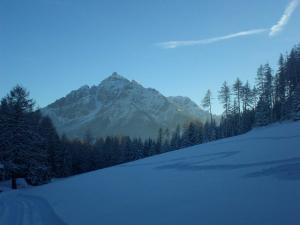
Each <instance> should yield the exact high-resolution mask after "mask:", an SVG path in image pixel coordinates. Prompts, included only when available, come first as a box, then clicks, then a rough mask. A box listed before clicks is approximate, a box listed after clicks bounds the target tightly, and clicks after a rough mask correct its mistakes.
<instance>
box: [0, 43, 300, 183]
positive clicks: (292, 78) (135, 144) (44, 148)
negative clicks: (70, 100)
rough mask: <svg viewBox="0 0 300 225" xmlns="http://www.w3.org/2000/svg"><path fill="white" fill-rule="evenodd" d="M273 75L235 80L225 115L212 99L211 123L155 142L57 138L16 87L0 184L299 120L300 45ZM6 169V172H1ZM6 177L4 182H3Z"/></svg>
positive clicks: (2, 124)
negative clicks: (216, 113)
mask: <svg viewBox="0 0 300 225" xmlns="http://www.w3.org/2000/svg"><path fill="white" fill-rule="evenodd" d="M278 64H279V65H278V70H277V71H276V72H275V73H274V71H273V70H272V68H271V67H270V65H269V64H265V65H261V66H259V68H258V70H257V75H256V82H255V85H253V86H251V85H250V84H249V82H248V81H246V82H242V81H241V80H240V79H239V78H237V79H236V81H235V82H234V84H233V85H229V84H228V83H227V82H226V81H225V82H224V83H223V84H222V86H221V88H220V90H219V92H218V99H219V101H220V103H221V104H222V106H223V109H224V112H223V114H222V116H221V119H220V121H215V119H214V117H213V115H212V93H211V91H210V90H208V91H207V93H206V95H205V97H204V99H203V102H202V106H203V107H204V108H206V109H208V111H209V113H210V119H208V120H207V121H206V122H205V123H203V122H201V121H190V122H189V123H187V124H184V125H183V126H179V125H178V126H177V127H176V129H174V130H172V131H170V130H169V129H168V128H161V129H159V131H158V135H157V138H149V139H146V140H142V139H141V138H130V137H128V136H108V137H104V138H102V137H100V138H97V139H94V138H93V137H92V136H91V135H90V134H89V132H87V133H86V135H85V137H84V138H83V139H82V140H81V139H73V140H70V139H68V138H67V137H66V136H65V135H62V136H59V135H58V134H57V132H56V130H55V128H54V126H53V124H52V121H51V119H50V118H49V117H47V116H43V115H42V114H41V112H40V111H39V110H35V108H34V101H33V100H32V99H31V98H30V97H29V93H28V92H27V91H26V89H24V88H22V87H21V86H16V87H15V88H13V89H12V90H11V92H10V93H9V94H8V95H7V96H6V97H4V98H3V99H2V100H1V105H0V180H1V179H11V181H12V188H17V183H16V179H17V178H19V177H22V178H25V179H26V181H27V182H28V183H29V184H31V185H40V184H44V183H47V182H49V181H50V180H51V179H52V178H53V177H67V176H71V175H75V174H80V173H84V172H88V171H92V170H97V169H101V168H105V167H109V166H113V165H117V164H120V163H125V162H129V161H133V160H137V159H141V158H144V157H149V156H152V155H156V154H160V153H164V152H168V151H172V150H176V149H180V148H185V147H189V146H193V145H196V144H201V143H205V142H209V141H213V140H217V139H220V138H226V137H230V136H235V135H238V134H242V133H245V132H247V131H249V130H251V129H252V128H253V127H255V126H265V125H268V124H270V123H273V122H276V121H283V120H300V45H298V46H295V47H294V48H293V49H292V50H291V51H290V53H289V54H287V55H286V56H283V55H281V56H280V58H279V63H278ZM2 167H3V168H2ZM1 174H2V176H1Z"/></svg>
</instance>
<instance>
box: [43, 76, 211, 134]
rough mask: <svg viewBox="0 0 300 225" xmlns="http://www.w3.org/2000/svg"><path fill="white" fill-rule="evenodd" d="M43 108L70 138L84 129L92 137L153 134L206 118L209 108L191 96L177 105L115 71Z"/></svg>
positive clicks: (84, 132) (153, 90)
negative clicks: (187, 100)
mask: <svg viewBox="0 0 300 225" xmlns="http://www.w3.org/2000/svg"><path fill="white" fill-rule="evenodd" d="M176 98H178V97H176ZM191 105H192V106H191ZM185 107H186V108H185ZM190 109H192V111H191V110H190ZM42 112H43V113H44V114H46V115H49V116H50V117H51V119H52V120H53V122H54V125H55V126H56V128H57V129H58V131H59V132H60V133H65V134H66V135H67V136H69V137H73V138H74V137H79V138H81V137H84V136H85V134H86V132H90V133H91V134H92V135H93V136H94V137H100V136H107V135H128V136H132V137H138V136H141V137H144V138H148V137H155V138H156V136H157V132H158V129H159V128H161V127H162V128H167V127H168V128H170V129H173V128H175V127H176V125H178V124H183V123H185V122H187V121H190V120H194V119H198V120H203V121H205V120H206V118H207V117H208V112H206V111H204V110H202V109H200V108H199V107H198V106H197V105H196V104H195V103H194V102H192V101H191V100H189V102H188V104H185V105H180V106H179V105H178V104H175V103H174V101H171V100H170V98H166V97H165V96H163V95H162V94H160V93H159V92H158V91H156V90H155V89H152V88H144V87H143V86H142V85H140V84H139V83H137V82H136V81H129V80H127V79H126V78H124V77H122V76H120V75H118V74H117V73H113V74H112V75H111V76H109V77H108V78H106V79H105V80H103V81H102V82H101V83H100V84H99V85H98V86H92V87H89V86H83V87H81V88H80V89H78V90H75V91H72V92H71V93H70V94H68V95H67V96H66V97H64V98H61V99H59V100H57V101H56V102H54V103H52V104H50V105H49V106H47V107H46V108H44V109H42ZM141 131H143V132H141Z"/></svg>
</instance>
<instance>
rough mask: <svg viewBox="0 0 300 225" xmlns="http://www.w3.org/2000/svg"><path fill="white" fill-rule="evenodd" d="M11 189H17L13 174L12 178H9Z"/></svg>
mask: <svg viewBox="0 0 300 225" xmlns="http://www.w3.org/2000/svg"><path fill="white" fill-rule="evenodd" d="M11 188H12V189H17V178H16V176H15V175H14V174H13V175H12V178H11Z"/></svg>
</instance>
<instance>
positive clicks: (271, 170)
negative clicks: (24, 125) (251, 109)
mask: <svg viewBox="0 0 300 225" xmlns="http://www.w3.org/2000/svg"><path fill="white" fill-rule="evenodd" d="M299 212H300V123H299V122H297V123H285V124H281V125H280V124H275V125H272V126H270V127H265V128H259V129H255V130H253V131H251V132H249V133H247V134H245V135H241V136H237V137H233V138H227V139H223V140H220V141H216V142H212V143H208V144H203V145H199V146H195V147H191V148H187V149H182V150H178V151H175V152H171V153H166V154H162V155H159V156H154V157H151V158H147V159H143V160H139V161H135V162H132V163H127V164H123V165H119V166H115V167H112V168H108V169H103V170H99V171H95V172H91V173H87V174H84V175H79V176H74V177H71V178H67V179H64V180H59V181H55V182H53V183H51V184H48V185H44V186H40V187H36V188H26V189H23V190H19V191H8V192H4V193H2V194H0V224H1V225H36V224H39V225H43V224H49V225H50V224H51V225H63V224H69V225H98V224H99V225H101V224H103V225H299V224H300V213H299Z"/></svg>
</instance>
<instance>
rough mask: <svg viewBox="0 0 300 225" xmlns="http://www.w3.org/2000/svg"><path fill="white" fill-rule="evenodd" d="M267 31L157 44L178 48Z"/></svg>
mask: <svg viewBox="0 0 300 225" xmlns="http://www.w3.org/2000/svg"><path fill="white" fill-rule="evenodd" d="M266 31H268V29H254V30H246V31H241V32H237V33H233V34H228V35H224V36H220V37H214V38H208V39H201V40H189V41H167V42H161V43H157V45H158V46H160V47H162V48H177V47H181V46H193V45H205V44H211V43H214V42H218V41H224V40H228V39H232V38H237V37H242V36H249V35H255V34H260V33H264V32H266Z"/></svg>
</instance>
